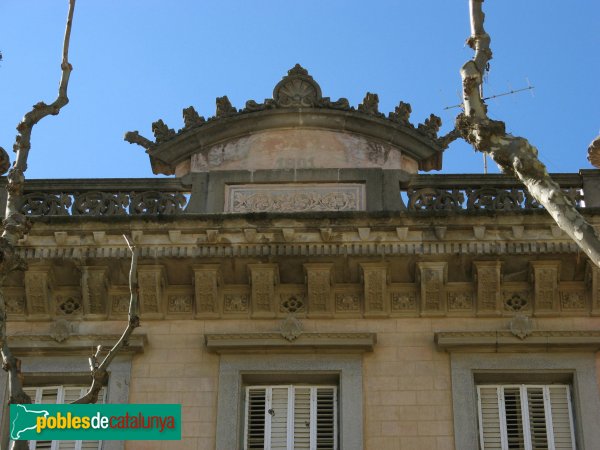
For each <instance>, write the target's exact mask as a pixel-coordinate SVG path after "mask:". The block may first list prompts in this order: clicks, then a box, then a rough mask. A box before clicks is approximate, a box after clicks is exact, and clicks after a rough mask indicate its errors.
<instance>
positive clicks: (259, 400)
mask: <svg viewBox="0 0 600 450" xmlns="http://www.w3.org/2000/svg"><path fill="white" fill-rule="evenodd" d="M266 395H267V389H266V388H260V387H259V388H248V389H247V390H246V432H245V435H246V445H245V448H246V450H264V449H265V423H266V417H265V415H266V414H267V407H266V405H267V399H266Z"/></svg>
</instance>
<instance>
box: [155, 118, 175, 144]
mask: <svg viewBox="0 0 600 450" xmlns="http://www.w3.org/2000/svg"><path fill="white" fill-rule="evenodd" d="M152 133H154V137H155V138H156V143H157V144H159V143H161V142H165V141H168V140H169V139H171V138H172V137H173V136H175V134H176V133H175V130H173V129H172V128H169V127H168V126H167V125H166V124H165V123H164V122H163V121H162V119H158V120H157V121H156V122H154V123H153V124H152Z"/></svg>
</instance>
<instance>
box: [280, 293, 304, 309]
mask: <svg viewBox="0 0 600 450" xmlns="http://www.w3.org/2000/svg"><path fill="white" fill-rule="evenodd" d="M280 297H281V301H280V302H279V311H280V312H287V313H297V312H304V311H305V308H304V296H302V295H281V296H280Z"/></svg>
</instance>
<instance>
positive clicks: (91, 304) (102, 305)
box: [81, 266, 129, 319]
mask: <svg viewBox="0 0 600 450" xmlns="http://www.w3.org/2000/svg"><path fill="white" fill-rule="evenodd" d="M107 272H108V268H107V267H106V266H83V267H82V274H81V298H82V301H83V312H84V313H85V314H86V316H89V317H90V318H98V319H100V318H105V317H106V316H107V314H108V304H107V302H108V278H107ZM127 302H128V303H129V298H128V300H127ZM128 309H129V306H128Z"/></svg>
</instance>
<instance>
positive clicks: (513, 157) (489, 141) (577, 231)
mask: <svg viewBox="0 0 600 450" xmlns="http://www.w3.org/2000/svg"><path fill="white" fill-rule="evenodd" d="M469 6H470V17H471V36H470V37H469V39H468V40H467V44H468V45H469V46H470V47H471V48H472V49H473V50H474V51H475V55H474V57H473V59H472V60H470V61H468V62H467V63H465V65H464V66H463V67H462V69H461V71H460V73H461V78H462V84H463V104H464V108H465V111H464V114H461V115H459V116H458V117H457V120H456V128H457V129H458V130H459V131H460V132H461V135H462V137H463V138H464V139H465V140H466V141H467V142H469V143H470V144H471V145H473V147H475V149H477V150H479V151H482V152H486V153H488V154H489V155H490V156H491V158H492V159H493V160H494V161H495V162H496V164H498V166H499V167H500V169H501V170H502V171H503V172H504V173H510V174H513V175H515V176H516V177H517V178H518V179H519V180H521V182H523V184H524V185H525V187H526V188H527V189H528V190H529V192H530V193H531V195H533V197H535V199H536V200H537V201H538V202H540V204H542V205H543V206H544V208H546V211H548V213H549V214H550V215H551V216H552V218H553V219H554V220H555V221H556V223H557V225H558V226H559V227H560V228H561V229H562V230H563V231H565V232H566V233H567V234H568V235H569V236H570V237H571V239H573V240H574V241H575V243H577V245H578V246H579V247H580V248H581V249H582V250H583V251H584V252H585V253H586V254H587V255H588V256H589V257H590V259H591V260H592V261H593V262H594V264H596V265H597V266H600V239H598V235H597V233H596V231H595V230H594V228H593V227H592V226H591V225H590V224H589V223H587V222H586V220H585V219H584V218H583V216H582V215H581V214H580V213H579V211H577V208H576V207H575V204H574V203H573V201H572V200H571V199H570V198H568V197H567V196H566V195H565V193H564V192H563V191H562V190H561V188H560V186H559V185H558V184H557V183H556V182H554V181H553V180H552V178H551V177H550V176H549V175H548V171H547V170H546V166H544V164H543V163H542V162H541V161H540V160H539V159H538V157H537V155H538V151H537V149H536V148H535V147H534V146H532V145H531V144H530V143H529V142H528V141H527V140H526V139H524V138H522V137H516V136H512V135H510V134H508V133H507V132H506V130H505V125H504V122H501V121H497V120H491V119H490V118H489V117H488V115H487V106H486V105H485V103H484V101H483V98H482V95H481V86H482V81H483V75H484V73H485V71H486V70H487V69H488V64H489V61H490V59H491V58H492V51H491V50H490V41H491V39H490V36H489V35H488V34H487V33H486V31H485V29H484V27H483V23H484V19H485V15H484V13H483V8H482V6H483V0H469Z"/></svg>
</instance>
